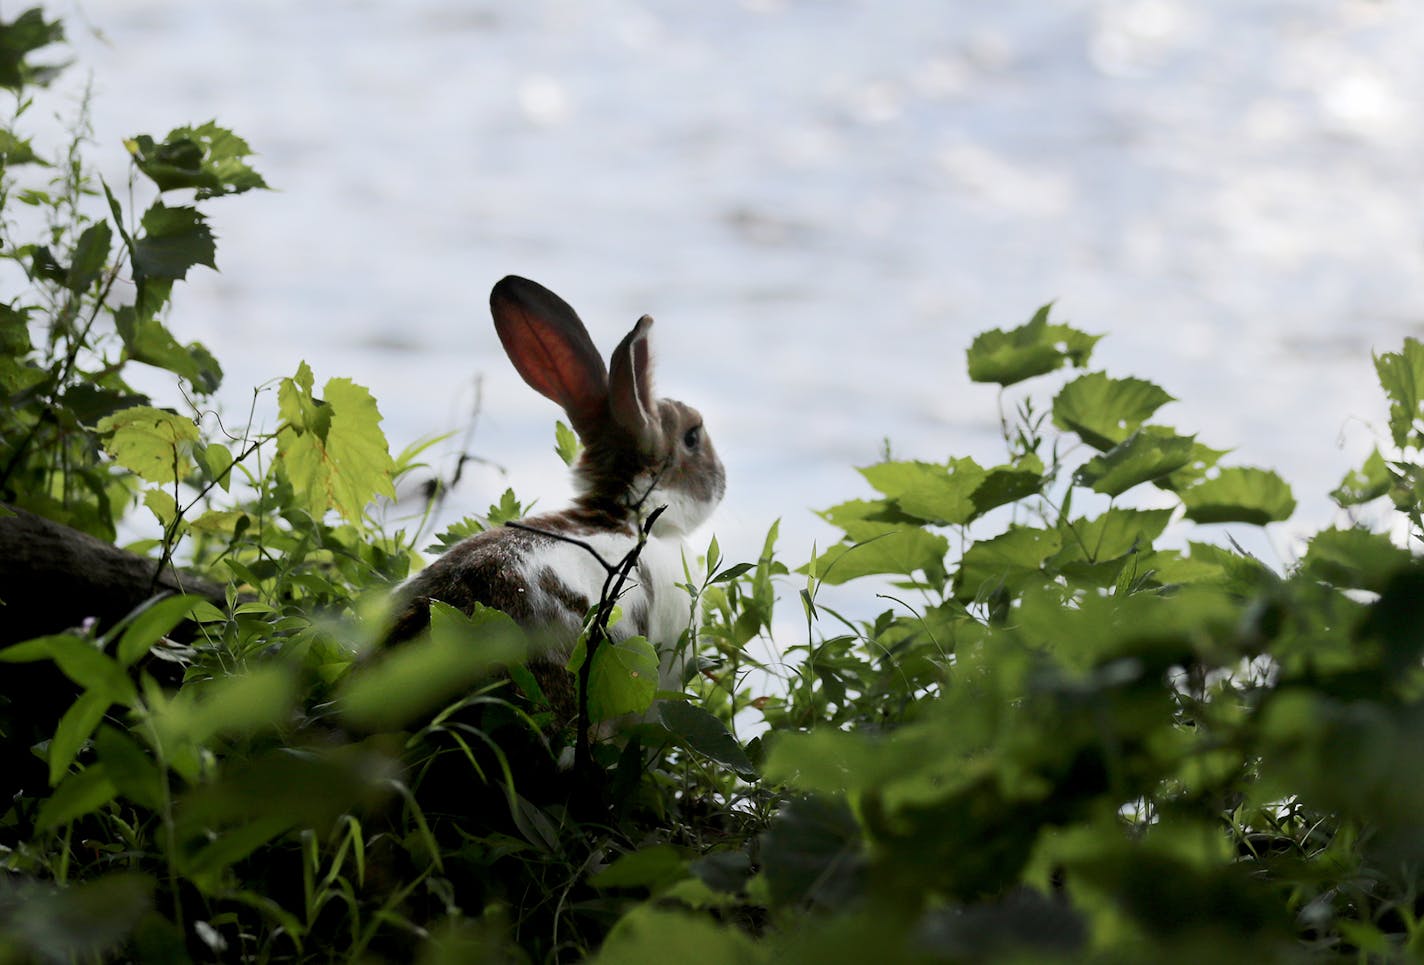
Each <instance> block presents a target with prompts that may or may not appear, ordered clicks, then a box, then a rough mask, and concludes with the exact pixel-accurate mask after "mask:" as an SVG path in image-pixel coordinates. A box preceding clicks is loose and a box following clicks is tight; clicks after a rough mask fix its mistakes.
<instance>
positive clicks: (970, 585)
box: [954, 526, 1063, 600]
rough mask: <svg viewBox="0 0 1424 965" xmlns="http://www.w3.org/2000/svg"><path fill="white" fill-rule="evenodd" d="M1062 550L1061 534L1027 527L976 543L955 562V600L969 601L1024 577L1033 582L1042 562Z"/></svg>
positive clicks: (1014, 528) (1012, 529) (1010, 530)
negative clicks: (986, 590) (956, 563)
mask: <svg viewBox="0 0 1424 965" xmlns="http://www.w3.org/2000/svg"><path fill="white" fill-rule="evenodd" d="M1062 546H1063V536H1062V534H1061V533H1059V532H1057V531H1056V530H1048V529H1037V528H1034V527H1030V526H1010V527H1009V529H1008V531H1007V532H1005V533H1002V534H1000V535H999V536H996V537H994V538H993V539H988V540H978V541H976V542H975V543H974V545H972V546H970V547H969V549H967V550H965V551H964V557H963V558H962V559H961V560H960V562H959V573H958V575H957V576H956V577H955V581H954V583H955V596H956V597H958V598H959V599H961V600H973V599H976V598H978V597H979V596H980V595H981V594H982V593H983V592H984V590H985V589H986V588H989V589H992V588H994V587H997V586H1001V585H1002V586H1012V585H1014V584H1016V583H1018V582H1019V581H1021V580H1022V579H1023V578H1024V577H1026V576H1032V577H1034V578H1035V579H1037V578H1038V574H1039V567H1040V566H1042V565H1043V561H1044V560H1046V559H1048V558H1049V557H1050V556H1052V555H1053V554H1055V553H1057V552H1058V551H1059V550H1060V549H1061V548H1062Z"/></svg>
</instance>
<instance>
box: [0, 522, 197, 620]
mask: <svg viewBox="0 0 1424 965" xmlns="http://www.w3.org/2000/svg"><path fill="white" fill-rule="evenodd" d="M12 513H13V515H9V514H12ZM157 570H158V562H157V561H156V560H151V559H147V558H145V557H142V556H137V555H135V554H133V553H129V552H127V551H126V550H123V549H120V548H119V547H117V546H113V545H111V544H109V543H106V542H104V541H103V540H101V539H98V538H96V537H93V536H90V535H89V534H88V533H81V532H79V531H78V530H76V529H71V528H70V527H68V526H65V525H63V524H61V523H56V522H54V521H53V520H49V519H45V518H44V517H42V516H36V515H34V514H33V513H29V512H26V511H25V510H23V509H16V508H14V507H11V506H5V505H3V504H0V601H3V607H0V646H8V645H9V644H12V643H17V642H19V641H21V640H28V639H30V638H31V637H38V636H43V635H44V634H47V633H61V632H63V631H65V630H67V629H69V628H71V627H77V626H80V625H81V624H83V623H84V621H85V620H88V619H91V618H92V619H94V620H95V621H97V623H98V625H99V627H100V629H102V628H105V627H108V626H111V625H112V624H114V623H115V622H117V621H118V620H119V619H120V618H122V617H123V616H124V615H125V614H126V613H129V612H130V611H132V610H133V609H134V607H136V606H138V605H139V604H140V603H143V602H144V601H145V600H147V599H149V598H151V597H153V596H167V595H169V594H172V593H193V594H197V595H198V596H203V597H206V598H207V599H209V600H211V601H212V602H213V603H214V604H216V605H217V606H219V607H221V606H223V604H224V602H225V601H224V596H223V593H224V591H223V588H222V587H221V586H219V585H218V584H216V583H212V582H210V581H208V580H203V579H199V578H197V577H194V576H191V575H188V574H184V573H182V572H181V571H178V570H175V569H173V568H172V567H171V566H170V567H167V568H166V569H165V570H164V572H163V573H162V574H160V575H159V576H158V578H157V579H156V580H155V579H154V574H155V572H157Z"/></svg>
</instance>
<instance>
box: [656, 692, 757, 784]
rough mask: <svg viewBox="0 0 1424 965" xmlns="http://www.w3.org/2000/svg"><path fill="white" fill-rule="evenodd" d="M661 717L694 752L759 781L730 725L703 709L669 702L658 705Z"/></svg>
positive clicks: (683, 702) (677, 702) (674, 701)
mask: <svg viewBox="0 0 1424 965" xmlns="http://www.w3.org/2000/svg"><path fill="white" fill-rule="evenodd" d="M658 717H659V718H660V719H661V720H662V722H663V726H664V727H666V728H667V729H668V731H669V732H670V733H671V734H672V735H673V736H674V737H676V738H677V739H678V740H680V741H681V742H682V743H684V744H685V745H687V746H688V747H689V748H691V749H692V750H694V751H696V752H697V753H699V754H701V755H702V756H704V757H707V758H710V759H711V760H713V761H716V762H717V763H718V764H721V765H722V766H723V767H726V768H728V769H730V770H732V771H734V772H736V774H737V775H738V776H739V777H743V778H745V779H747V780H749V781H754V780H756V779H757V769H756V765H754V764H753V763H752V761H751V758H749V757H748V756H747V752H746V751H744V750H743V749H742V745H741V744H739V743H737V739H736V738H735V737H733V736H732V732H731V731H729V730H728V729H727V725H726V724H724V723H722V722H721V721H720V720H718V719H717V718H716V717H715V716H714V715H712V714H709V713H708V712H707V711H705V710H703V709H702V708H701V707H694V706H693V705H692V704H689V703H687V702H686V701H683V700H665V701H663V702H662V703H661V704H659V705H658Z"/></svg>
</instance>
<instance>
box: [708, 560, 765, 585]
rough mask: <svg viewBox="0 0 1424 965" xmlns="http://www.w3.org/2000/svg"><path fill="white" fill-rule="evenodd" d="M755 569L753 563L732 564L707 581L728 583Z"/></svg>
mask: <svg viewBox="0 0 1424 965" xmlns="http://www.w3.org/2000/svg"><path fill="white" fill-rule="evenodd" d="M755 568H756V564H755V563H733V564H732V565H731V566H729V567H727V568H726V569H724V570H722V571H721V572H720V573H718V574H717V575H716V576H714V577H712V579H711V580H709V581H708V582H709V583H713V584H715V583H730V582H731V581H732V580H735V579H736V578H737V577H739V576H741V575H742V574H743V573H746V572H748V571H750V570H753V569H755Z"/></svg>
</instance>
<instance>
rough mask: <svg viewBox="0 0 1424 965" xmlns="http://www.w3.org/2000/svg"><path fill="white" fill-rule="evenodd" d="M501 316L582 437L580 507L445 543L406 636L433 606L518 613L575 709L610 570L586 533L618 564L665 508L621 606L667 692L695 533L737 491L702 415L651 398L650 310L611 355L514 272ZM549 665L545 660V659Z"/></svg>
mask: <svg viewBox="0 0 1424 965" xmlns="http://www.w3.org/2000/svg"><path fill="white" fill-rule="evenodd" d="M490 312H491V314H492V315H493V316H494V326H495V330H496V331H497V332H498V334H499V338H500V342H501V343H502V344H503V345H504V350H505V353H506V354H507V355H508V356H509V360H510V361H511V362H513V363H514V367H515V369H517V370H518V372H519V374H520V376H522V377H523V379H524V381H525V382H527V383H528V384H529V385H530V387H532V388H533V389H534V390H535V391H536V392H539V393H540V394H542V395H544V396H547V397H548V398H549V399H552V400H553V401H554V402H557V403H558V404H559V406H561V407H562V408H563V410H564V412H565V413H566V414H567V416H568V419H569V422H570V424H571V425H572V427H573V429H574V431H575V432H576V433H577V434H578V437H579V440H580V441H581V442H582V443H583V451H582V452H581V453H580V455H579V458H578V461H577V462H576V463H575V465H574V469H573V472H574V480H575V487H576V496H575V498H574V501H573V504H572V505H571V506H569V507H567V508H565V509H561V510H558V511H556V512H550V513H543V514H540V515H536V516H530V517H526V518H525V519H523V520H521V521H519V522H520V525H518V526H504V527H500V528H498V529H492V530H487V531H485V532H482V533H478V534H476V535H474V536H471V537H469V538H467V539H465V540H463V541H461V542H460V543H457V544H456V545H455V546H453V547H451V548H450V549H449V550H447V551H446V552H445V553H444V555H442V556H440V557H439V558H438V559H436V560H435V562H434V563H432V564H431V565H430V566H429V567H427V568H426V569H425V570H423V571H421V572H420V573H418V574H416V575H415V576H414V577H412V578H411V579H410V580H408V581H407V582H406V583H405V584H403V586H402V587H401V588H400V589H399V590H398V592H397V594H396V596H397V607H396V613H397V615H398V616H397V620H396V623H395V626H394V629H393V630H392V631H391V632H390V633H389V635H388V637H387V641H388V643H394V642H398V641H400V640H403V639H407V638H409V637H411V636H414V635H415V634H417V633H419V632H420V631H421V630H422V629H424V627H425V626H426V625H427V624H428V622H429V608H430V601H431V600H440V601H442V602H444V603H447V604H449V605H451V606H454V607H457V608H459V609H461V610H465V611H467V612H468V611H469V610H471V609H472V608H473V606H474V604H476V603H481V604H485V605H487V606H492V607H496V608H498V609H500V610H503V611H504V612H505V613H507V614H509V615H510V616H511V617H513V618H514V620H515V621H516V622H517V623H519V624H520V625H522V626H523V627H524V628H525V629H526V630H528V631H531V636H532V637H533V638H534V639H535V641H536V642H539V641H542V643H543V646H544V647H547V649H543V650H541V651H540V652H538V653H536V654H535V655H534V657H533V659H532V660H531V668H532V669H533V671H534V673H535V677H536V679H539V680H540V683H541V685H542V686H544V689H545V691H546V693H547V692H548V691H549V689H550V685H552V686H553V687H554V688H555V689H556V690H560V689H561V690H563V693H561V694H557V695H556V694H548V696H549V698H550V701H551V703H553V704H554V705H555V709H556V710H559V709H560V707H559V705H560V704H562V705H563V706H562V710H563V712H564V713H565V714H566V715H567V714H568V712H569V709H570V706H571V703H572V696H571V693H572V683H571V678H570V675H568V674H567V673H565V672H564V671H562V670H559V669H557V668H556V667H551V666H549V665H550V664H556V665H558V666H562V664H563V663H564V662H565V661H566V660H567V658H568V655H569V652H570V649H571V647H572V645H573V643H574V641H575V640H576V639H577V636H578V634H579V632H580V629H581V628H582V625H583V622H584V618H585V616H586V615H587V613H588V611H589V610H590V608H591V607H593V606H594V605H595V604H597V603H598V601H599V598H600V594H601V593H602V591H603V587H604V582H605V579H606V577H607V570H606V569H605V568H604V566H603V565H602V564H601V563H600V562H599V561H598V560H597V559H595V558H594V556H593V554H592V553H590V552H589V550H588V549H587V548H585V546H579V545H575V544H573V543H570V542H566V541H564V540H561V539H559V538H557V537H556V536H553V535H548V534H558V536H562V537H567V538H571V539H576V540H579V541H581V542H582V543H584V544H586V545H587V546H589V547H592V548H593V549H594V550H596V551H597V552H598V554H599V556H601V557H602V559H603V560H604V561H606V562H608V563H610V564H617V563H618V561H619V560H621V559H623V557H624V556H625V554H627V553H628V551H629V550H630V549H632V548H633V547H634V546H635V545H636V543H637V539H638V535H639V532H640V527H641V525H642V521H643V520H645V519H647V518H648V516H649V514H651V513H652V512H653V511H654V510H657V509H658V508H659V507H663V511H662V513H661V514H660V515H659V516H658V518H657V520H656V521H655V523H654V525H653V527H652V530H651V533H650V535H649V538H648V540H647V542H646V544H645V545H644V546H643V549H642V552H641V554H640V555H639V557H638V561H637V566H636V568H635V569H634V570H633V571H632V573H630V575H629V579H628V580H627V582H626V583H625V589H624V592H623V594H622V596H621V597H620V599H619V600H618V603H619V605H620V606H621V607H622V611H623V618H622V620H621V621H620V622H619V623H617V624H616V625H614V626H613V627H612V628H611V629H610V633H611V634H612V636H613V637H614V638H615V639H623V638H626V637H628V636H631V635H635V634H636V635H640V636H644V637H646V638H648V640H650V641H651V642H652V643H653V644H654V645H655V646H657V647H659V649H660V651H661V653H662V654H663V657H662V660H661V665H660V671H659V676H660V680H661V684H662V686H663V687H664V688H665V689H681V687H682V678H681V673H682V661H681V660H680V659H679V658H678V656H677V655H676V654H675V651H676V644H677V643H678V639H679V636H680V635H681V633H682V631H683V630H685V629H687V627H688V624H689V619H690V605H689V604H690V601H689V599H688V596H687V594H686V592H684V591H683V590H681V589H680V588H679V587H678V586H677V584H678V583H680V582H682V581H683V579H684V569H683V537H684V536H686V535H687V534H688V533H690V532H691V531H692V530H694V529H696V528H697V527H698V526H699V525H701V524H702V523H703V522H705V521H706V520H707V519H708V517H709V516H710V515H711V514H712V511H713V510H714V509H715V508H716V506H717V504H718V503H719V502H720V501H721V499H722V496H723V493H724V492H725V490H726V473H725V470H724V469H723V467H722V463H721V461H720V460H719V459H718V458H717V452H716V450H715V449H714V448H713V446H712V440H711V437H710V436H709V435H708V433H707V431H706V429H705V428H704V426H703V424H702V416H701V415H699V414H698V412H697V410H696V409H693V408H692V407H690V406H687V405H684V404H683V403H681V402H675V401H673V400H671V399H658V398H656V397H655V396H654V395H653V378H652V376H653V373H652V358H651V353H650V351H649V346H648V333H649V330H650V329H651V328H652V324H653V320H652V318H651V317H649V316H647V315H644V316H643V317H642V318H640V319H638V321H637V323H636V324H634V326H633V329H632V331H630V332H629V333H628V334H627V336H625V337H624V339H623V341H622V342H620V343H619V345H618V347H617V348H616V349H614V350H613V354H612V356H611V357H610V359H609V363H608V367H607V368H606V369H605V367H604V364H603V359H602V357H601V356H600V355H599V353H598V350H597V348H595V347H594V344H593V340H592V339H591V338H590V337H589V335H588V331H587V330H586V329H585V328H584V325H583V322H581V321H580V320H579V317H578V315H577V314H576V313H575V312H574V310H573V309H572V308H571V307H570V306H569V305H568V303H567V302H565V301H564V300H563V299H562V298H560V297H559V296H558V295H556V294H554V293H553V292H551V291H549V289H547V288H545V287H543V286H542V285H539V284H537V283H536V282H532V281H529V280H528V279H525V278H520V277H517V276H514V275H510V276H508V277H506V278H504V279H503V280H501V281H500V282H499V283H498V284H496V285H495V286H494V288H493V290H492V291H491V292H490ZM541 664H542V666H541Z"/></svg>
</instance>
